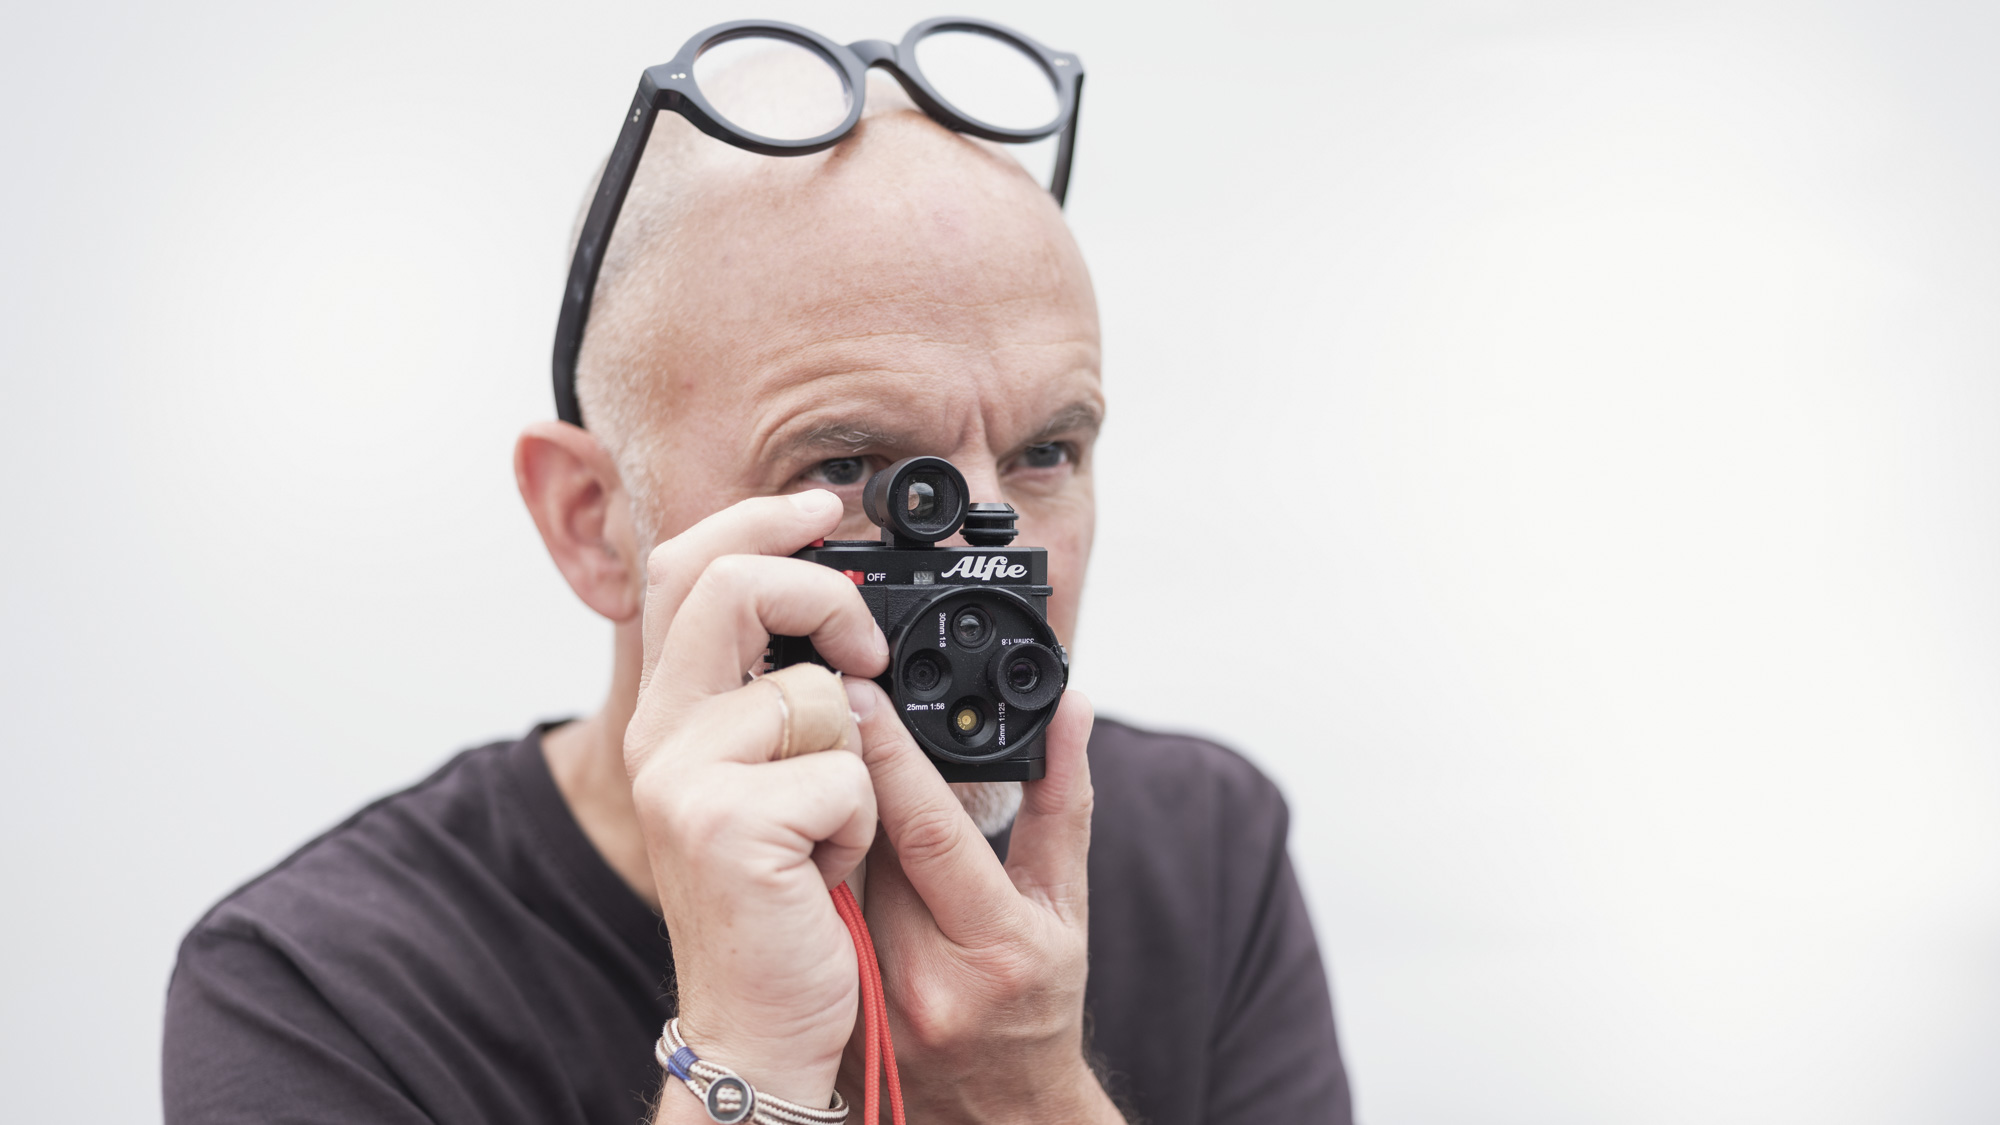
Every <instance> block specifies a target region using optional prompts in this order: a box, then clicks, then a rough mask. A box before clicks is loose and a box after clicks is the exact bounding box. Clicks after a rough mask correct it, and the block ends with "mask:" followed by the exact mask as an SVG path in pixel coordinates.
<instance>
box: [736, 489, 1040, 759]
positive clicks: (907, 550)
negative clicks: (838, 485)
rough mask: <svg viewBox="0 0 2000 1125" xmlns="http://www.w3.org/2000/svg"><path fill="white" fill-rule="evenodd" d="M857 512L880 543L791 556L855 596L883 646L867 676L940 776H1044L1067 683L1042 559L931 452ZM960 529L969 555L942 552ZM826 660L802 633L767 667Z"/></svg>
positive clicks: (776, 645)
mask: <svg viewBox="0 0 2000 1125" xmlns="http://www.w3.org/2000/svg"><path fill="white" fill-rule="evenodd" d="M862 507H863V509H864V510H865V511H866V512H867V513H868V518H869V519H871V520H873V521H875V523H876V525H877V526H879V527H881V528H882V538H881V541H879V542H877V541H875V540H871V539H858V540H855V539H850V540H837V539H836V540H827V541H824V542H821V543H817V544H814V545H813V546H811V547H807V548H806V549H805V550H803V551H800V552H799V553H798V554H797V555H795V556H793V557H795V558H801V559H806V560H808V561H810V562H816V563H819V564H820V565H822V566H830V567H832V568H833V569H835V570H838V571H840V572H841V573H843V574H845V575H846V576H847V577H848V578H849V579H850V580H851V581H853V583H854V585H855V587H856V588H857V589H859V590H860V591H861V598H862V600H863V601H865V602H867V603H868V611H869V612H870V613H872V614H874V615H875V621H876V623H877V624H879V625H881V626H882V634H883V636H885V637H887V638H888V640H889V668H888V670H887V671H885V672H884V673H883V674H882V675H880V676H878V677H877V678H876V682H877V683H879V684H881V685H882V690H883V691H885V692H887V693H888V695H889V699H890V701H891V702H892V703H893V704H894V705H895V708H896V711H897V713H898V714H899V715H900V716H902V719H903V725H904V726H905V727H907V728H909V731H910V734H911V736H912V737H913V738H915V740H916V743H917V745H918V746H919V747H921V748H922V749H923V751H924V753H925V754H928V755H929V756H930V759H931V761H932V762H934V763H936V765H937V768H938V772H940V773H942V774H943V775H944V778H945V780H946V781H1032V780H1034V779H1036V778H1039V777H1041V776H1043V775H1044V774H1045V773H1046V772H1047V770H1048V759H1047V754H1046V752H1045V751H1044V749H1043V741H1042V734H1043V732H1044V731H1045V730H1046V729H1047V727H1048V723H1049V719H1050V718H1052V717H1053V716H1054V715H1055V710H1056V704H1057V703H1058V702H1059V701H1060V700H1061V699H1062V693H1063V689H1064V687H1066V686H1067V685H1068V683H1069V656H1068V654H1067V653H1065V652H1064V651H1063V647H1062V645H1061V644H1060V643H1059V642H1058V641H1057V640H1056V635H1055V631H1054V630H1053V629H1051V628H1049V622H1048V611H1047V608H1046V607H1047V604H1048V599H1049V594H1050V593H1051V592H1052V591H1051V589H1050V587H1049V585H1048V562H1049V553H1048V551H1047V550H1045V549H1044V548H1041V547H1014V546H1010V544H1011V543H1012V542H1013V540H1014V509H1013V508H1012V507H1010V506H1009V505H1006V504H972V503H969V502H968V500H967V494H966V487H965V477H964V476H963V475H961V474H960V473H959V471H958V470H957V469H956V468H954V467H953V466H952V464H951V462H949V461H946V460H944V459H943V458H941V457H911V458H909V459H907V460H904V461H898V462H897V463H895V464H894V465H891V466H889V467H888V468H886V469H883V470H882V471H881V472H879V473H876V474H875V475H874V476H873V477H870V478H869V480H868V484H867V485H866V486H865V487H864V488H863V490H862ZM961 528H963V530H964V533H965V539H966V542H967V543H969V544H971V546H967V547H940V546H938V545H937V544H938V541H939V540H942V539H947V538H949V537H950V536H952V535H953V534H955V533H957V532H958V531H959V530H960V529H961ZM808 660H810V661H814V662H816V663H820V664H824V663H826V662H825V661H824V660H822V659H821V658H820V655H819V653H818V652H817V651H815V650H814V649H813V646H812V642H811V641H810V640H808V639H807V638H805V637H781V636H773V637H772V638H771V648H770V652H769V658H768V663H769V666H770V667H772V668H783V667H785V666H787V665H790V664H798V663H801V662H804V661H808Z"/></svg>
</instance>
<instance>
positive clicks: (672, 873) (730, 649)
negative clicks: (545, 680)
mask: <svg viewBox="0 0 2000 1125" xmlns="http://www.w3.org/2000/svg"><path fill="white" fill-rule="evenodd" d="M840 517H841V504H840V501H839V500H838V499H837V498H836V497H834V496H833V495H832V494H831V493H829V492H826V491H823V490H814V491H811V492H804V493H799V494H796V495H791V496H781V497H767V498H762V499H756V500H746V501H744V502H742V503H740V504H737V505H735V506H734V507H731V508H729V509H727V510H725V511H723V512H720V513H717V514H716V515H714V516H711V517H709V518H708V519H706V520H703V521H702V522H701V523H699V524H696V525H695V526H694V527H692V528H689V529H688V530H687V531H686V532H684V533H683V534H681V535H679V536H677V537H675V538H674V539H672V540H670V541H669V542H667V543H663V544H661V545H660V546H659V547H658V548H657V549H655V550H654V551H653V553H652V555H651V557H650V558H649V559H648V561H647V591H646V607H645V619H644V631H645V657H644V664H643V665H642V667H643V669H644V671H643V673H642V678H641V681H640V686H639V698H638V705H637V710H636V711H635V713H634V715H633V718H632V721H631V723H630V725H629V726H628V727H627V728H626V733H625V765H626V772H627V773H628V774H629V775H630V777H631V779H632V798H633V804H634V806H635V808H636V811H637V813H638V817H639V826H640V832H641V834H642V836H643V837H644V839H645V842H646V853H647V859H648V861H649V863H650V864H651V867H652V872H653V879H654V884H655V886H656V888H657V890H658V892H659V900H660V913H661V916H662V917H663V918H664V919H665V921H666V926H667V932H668V934H669V935H670V937H671V940H672V943H673V959H674V977H675V981H676V983H677V986H678V989H679V995H680V1016H681V1027H682V1032H683V1034H684V1035H685V1036H686V1037H687V1039H688V1041H689V1044H690V1045H691V1046H693V1047H694V1049H695V1050H696V1052H697V1053H699V1054H700V1055H702V1056H703V1057H704V1058H708V1059H711V1060H713V1061H715V1062H717V1063H719V1064H721V1065H723V1066H727V1067H729V1068H731V1069H732V1070H735V1071H736V1072H737V1073H739V1074H741V1075H743V1076H744V1078H745V1079H747V1080H748V1081H749V1082H750V1083H751V1084H752V1085H753V1086H755V1087H757V1088H758V1089H759V1090H761V1091H764V1092H766V1093H770V1094H775V1095H777V1096H778V1097H781V1098H787V1099H790V1100H793V1101H798V1102H802V1103H805V1104H818V1105H825V1104H827V1100H828V1099H829V1098H830V1096H831V1094H832V1091H833V1088H834V1079H835V1075H836V1072H837V1071H838V1069H839V1065H840V1056H841V1049H842V1047H843V1046H844V1045H845V1044H846V1042H847V1040H848V1036H849V1034H850V1032H851V1031H852V1030H853V1028H854V1023H855V1015H856V1012H857V1010H858V1002H859V995H860V986H859V977H858V976H857V975H856V964H855V955H854V947H853V944H852V943H851V941H850V939H849V938H848V934H847V930H846V928H845V927H844V926H843V925H842V924H841V921H840V918H839V916H838V915H837V914H836V913H835V911H834V908H833V902H832V899H831V898H830V897H829V895H828V894H827V891H828V888H830V887H831V886H833V885H834V884H836V883H838V882H839V881H840V880H842V879H843V878H845V877H846V876H847V875H848V873H849V872H851V871H853V870H854V868H855V866H856V865H857V864H858V863H859V862H860V861H861V859H862V857H863V856H864V855H866V853H867V849H868V846H869V844H870V842H871V841H872V840H873V838H874V834H875V822H876V810H875V798H874V793H873V789H872V787H871V784H870V779H869V775H868V770H867V768H866V767H865V766H864V765H863V764H862V761H861V759H860V757H858V756H857V755H856V754H855V753H851V752H831V753H823V754H807V755H805V756H803V757H797V758H791V759H787V760H784V761H773V760H772V758H773V757H774V756H775V755H776V753H777V750H778V745H779V741H780V737H781V733H782V732H781V724H782V721H783V720H782V718H781V713H780V710H779V707H778V701H777V696H776V692H775V691H774V690H773V689H772V688H771V687H769V686H766V685H759V684H745V683H744V676H745V673H746V671H747V670H748V669H749V668H751V667H753V666H754V665H756V664H757V663H758V662H759V661H760V660H761V658H762V655H763V651H764V647H765V644H766V642H767V638H768V635H769V634H771V633H781V634H786V635H791V636H810V637H811V638H812V641H813V644H814V645H815V646H816V647H817V648H818V649H819V651H820V653H821V654H822V655H823V656H825V657H826V658H827V660H828V662H829V663H831V664H832V665H833V666H834V667H835V668H838V669H840V670H842V671H844V672H849V673H853V674H855V675H857V676H873V675H877V674H879V673H880V672H881V671H882V669H883V668H884V667H886V665H887V661H888V645H887V643H886V642H885V641H884V640H883V638H882V632H881V630H880V629H879V628H877V627H876V625H875V621H874V618H872V617H871V616H870V615H869V613H868V608H867V606H866V605H865V604H863V602H862V600H861V597H860V595H859V594H858V593H857V592H856V591H855V589H854V585H853V583H851V582H849V581H848V580H847V579H845V578H843V577H842V576H841V575H840V574H839V573H838V572H836V571H833V570H830V569H828V568H826V567H823V566H819V565H816V564H814V563H809V562H805V561H803V560H798V559H790V558H783V557H772V556H783V555H788V554H790V553H792V552H793V551H796V550H798V549H799V548H801V547H803V546H805V545H806V544H808V543H810V542H812V541H813V540H814V539H818V538H820V537H822V536H824V535H826V534H828V533H829V532H831V531H833V530H834V528H835V526H836V525H837V524H838V523H839V521H840ZM860 745H861V740H860V736H859V732H858V731H856V730H854V729H853V728H852V727H851V726H850V729H849V732H848V749H849V750H858V749H859V747H860ZM669 1095H670V1096H669V1097H667V1098H665V1099H663V1101H662V1117H663V1118H665V1117H668V1116H688V1113H687V1111H693V1112H694V1113H695V1115H696V1116H695V1118H694V1119H700V1118H701V1117H705V1114H700V1112H699V1110H698V1108H697V1107H696V1105H695V1103H694V1101H693V1099H689V1098H685V1097H674V1096H671V1095H672V1091H669Z"/></svg>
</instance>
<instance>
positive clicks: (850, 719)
mask: <svg viewBox="0 0 2000 1125" xmlns="http://www.w3.org/2000/svg"><path fill="white" fill-rule="evenodd" d="M757 683H759V684H762V685H763V686H765V687H767V688H771V689H773V690H775V691H776V692H777V693H778V704H779V707H778V710H779V712H780V715H779V718H780V719H781V720H782V721H781V722H780V724H779V726H780V734H779V736H778V751H777V756H778V757H780V758H791V757H796V756H797V755H800V754H817V753H819V752H820V751H822V750H834V749H838V748H840V747H842V746H844V745H846V744H847V742H848V732H849V731H851V730H853V729H854V712H853V711H852V710H851V709H850V704H849V703H848V702H847V692H846V691H845V690H844V689H843V688H842V687H841V681H840V677H839V676H838V675H836V674H834V673H832V672H829V671H827V670H826V669H824V668H822V667H820V666H819V665H817V664H794V665H792V666H791V667H789V668H780V669H778V670H777V671H775V672H769V673H766V674H765V675H763V676H760V677H758V679H757Z"/></svg>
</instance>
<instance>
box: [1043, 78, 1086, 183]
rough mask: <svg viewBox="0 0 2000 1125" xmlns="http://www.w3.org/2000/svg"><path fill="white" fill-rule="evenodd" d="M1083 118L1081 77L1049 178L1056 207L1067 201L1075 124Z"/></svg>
mask: <svg viewBox="0 0 2000 1125" xmlns="http://www.w3.org/2000/svg"><path fill="white" fill-rule="evenodd" d="M1082 116H1083V75H1081V74H1078V75H1077V76H1076V92H1075V93H1074V94H1073V95H1071V98H1070V107H1069V123H1068V124H1066V125H1064V126H1063V131H1062V139H1061V140H1059V141H1057V142H1056V168H1055V174H1054V175H1052V176H1051V177H1049V194H1051V195H1053V196H1055V197H1056V206H1058V207H1061V206H1063V205H1064V204H1065V203H1067V202H1068V201H1069V168H1070V161H1071V159H1072V158H1073V157H1074V156H1075V155H1076V123H1077V120H1078V119H1079V118H1081V117H1082Z"/></svg>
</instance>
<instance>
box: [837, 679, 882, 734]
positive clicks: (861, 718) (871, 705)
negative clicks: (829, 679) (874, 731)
mask: <svg viewBox="0 0 2000 1125" xmlns="http://www.w3.org/2000/svg"><path fill="white" fill-rule="evenodd" d="M844 682H845V683H846V685H847V705H848V706H849V707H852V708H853V709H854V721H855V722H857V723H863V722H867V721H868V716H869V715H871V714H874V712H875V693H874V692H873V691H870V690H869V683H868V681H867V680H855V679H849V680H846V681H844Z"/></svg>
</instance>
